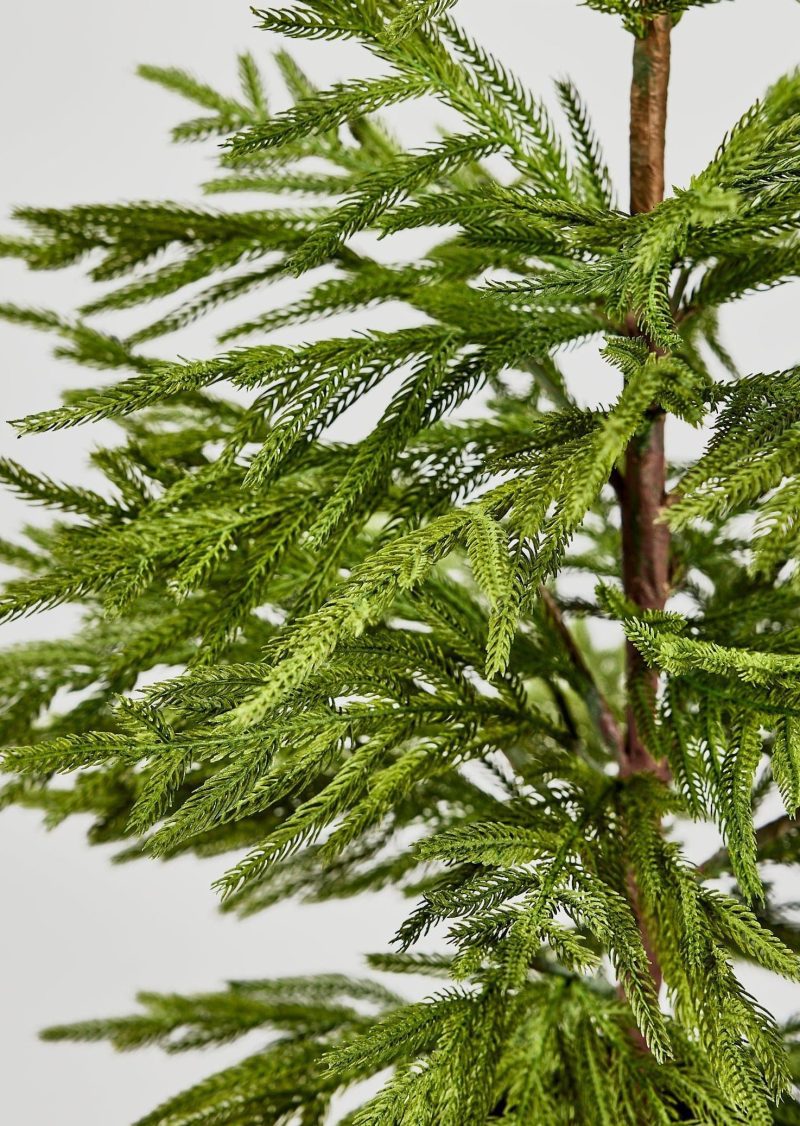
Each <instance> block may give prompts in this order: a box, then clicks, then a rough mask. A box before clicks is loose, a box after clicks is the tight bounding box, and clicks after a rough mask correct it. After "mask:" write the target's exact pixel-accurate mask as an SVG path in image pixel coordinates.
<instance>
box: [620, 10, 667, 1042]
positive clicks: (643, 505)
mask: <svg viewBox="0 0 800 1126" xmlns="http://www.w3.org/2000/svg"><path fill="white" fill-rule="evenodd" d="M671 27H672V25H671V20H670V17H669V16H656V17H654V18H653V20H652V21H651V22H650V24H649V26H648V31H647V33H646V35H645V36H644V37H643V38H641V39H636V40H635V44H634V51H633V80H632V84H631V104H630V188H631V212H632V214H640V213H642V212H645V211H650V210H651V209H652V208H654V207H656V206H657V205H658V204H659V203H660V202H661V200H662V199H663V198H664V151H665V143H666V125H667V93H668V88H669V73H670V33H671ZM629 331H630V332H631V333H632V334H634V335H642V336H643V335H644V334H643V333H641V332H640V330H639V328H638V326H637V325H636V321H635V318H631V321H630V325H629ZM648 345H649V346H650V347H651V348H653V345H652V343H651V342H650V341H649V340H648ZM665 499H666V459H665V451H664V412H663V411H662V410H661V409H660V408H659V406H658V404H654V405H653V407H652V409H651V411H650V412H649V418H648V421H647V424H646V425H645V426H644V427H643V428H642V429H641V430H640V432H639V433H638V434H636V435H635V437H634V438H633V440H632V441H631V443H630V445H629V446H628V449H627V451H626V455H625V477H624V488H623V490H622V497H621V516H622V552H623V561H622V577H623V586H624V589H625V594H626V595H627V597H628V598H629V599H630V600H631V601H632V602H634V603H635V604H636V605H637V606H640V607H641V608H642V609H644V610H663V608H664V605H665V603H666V600H667V595H668V593H669V569H670V536H669V530H668V529H667V527H666V526H665V525H663V524H661V523H659V522H658V517H659V514H660V512H661V509H662V506H663V504H664V501H665ZM626 661H627V697H628V708H627V727H626V732H625V740H624V745H623V747H622V749H621V754H620V770H621V773H622V775H623V777H629V776H630V775H632V774H636V773H640V772H650V773H653V774H655V775H656V776H657V777H659V778H661V779H662V780H663V781H664V782H667V781H668V780H669V770H668V767H667V765H666V764H665V763H663V762H659V761H656V760H655V759H654V758H653V756H652V755H651V754H650V751H649V750H648V748H647V747H646V745H645V743H644V740H643V738H642V735H641V732H640V730H639V724H638V722H637V718H636V707H635V703H634V702H635V701H637V700H638V701H640V706H649V702H650V701H651V700H653V699H654V695H655V689H656V683H657V679H658V678H657V673H656V672H655V671H653V670H650V669H648V668H647V667H646V665H645V663H644V661H643V660H642V658H641V656H640V655H639V653H638V652H637V650H636V649H634V647H633V646H632V645H630V644H628V646H627V656H626ZM630 894H631V899H632V901H633V905H634V909H635V910H636V913H637V918H638V922H639V929H640V931H641V934H642V940H643V942H644V946H645V950H646V951H647V955H648V958H649V961H650V970H651V973H652V976H653V981H654V983H655V986H656V988H658V987H659V986H660V984H661V980H662V972H661V966H660V965H659V962H658V956H657V953H656V950H655V948H654V945H653V942H652V938H651V935H650V933H649V931H648V926H647V922H646V920H645V918H644V916H643V914H642V912H641V910H640V907H639V894H638V889H637V887H636V884H635V880H634V878H633V875H632V874H631V876H630ZM637 1039H640V1040H641V1037H637Z"/></svg>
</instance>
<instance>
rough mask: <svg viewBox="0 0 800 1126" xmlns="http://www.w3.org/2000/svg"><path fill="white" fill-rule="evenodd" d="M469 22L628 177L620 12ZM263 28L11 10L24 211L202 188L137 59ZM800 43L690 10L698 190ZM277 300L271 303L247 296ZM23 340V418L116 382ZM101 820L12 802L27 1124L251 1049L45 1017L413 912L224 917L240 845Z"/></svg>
mask: <svg viewBox="0 0 800 1126" xmlns="http://www.w3.org/2000/svg"><path fill="white" fill-rule="evenodd" d="M459 14H460V16H461V18H462V20H463V22H464V23H465V24H466V25H467V26H468V28H469V29H470V30H471V31H472V32H473V33H474V34H476V35H477V36H478V37H479V38H481V39H482V40H483V42H484V43H485V44H486V45H487V46H488V47H489V48H491V49H492V50H493V51H495V52H496V53H497V54H498V55H499V56H500V57H501V59H502V60H503V61H504V62H505V63H507V64H508V65H509V66H510V67H511V68H512V69H514V70H515V71H517V72H518V73H519V74H521V75H522V76H523V77H524V78H525V79H526V80H527V82H528V83H529V84H530V86H531V87H532V89H533V90H535V91H537V92H541V93H543V94H547V96H549V83H550V80H551V78H554V77H561V76H563V75H565V74H569V75H570V76H571V77H572V78H573V79H574V80H575V81H576V82H577V84H578V86H579V87H580V89H581V90H582V91H583V93H584V95H585V96H586V98H587V100H588V102H589V103H590V105H591V106H592V109H593V113H594V117H595V120H596V123H597V125H598V128H599V129H600V131H601V133H602V135H603V138H604V140H605V142H606V150H607V154H608V156H609V159H610V163H611V165H612V168H613V171H614V173H615V175H616V177H617V182H618V183H620V184H622V183H624V173H625V162H626V126H625V120H626V98H627V85H628V74H629V52H630V43H629V40H628V38H627V37H626V36H625V35H624V33H623V32H622V31H621V30H620V29H619V28H618V26H617V24H616V21H615V20H613V19H611V18H609V17H605V16H600V15H598V14H597V13H594V12H590V11H587V10H586V9H583V8H580V7H578V5H577V4H576V3H573V0H491V2H489V0H462V3H461V4H460V6H459ZM253 22H254V21H253V17H252V16H251V14H250V12H249V10H248V7H247V5H246V4H245V3H243V2H241V0H234V2H231V0H228V2H227V3H223V2H222V0H139V2H138V3H136V4H123V3H119V2H116V3H115V2H110V0H72V2H71V3H69V4H64V3H57V2H56V0H39V3H37V4H14V5H9V7H8V10H7V11H6V13H5V18H4V21H3V24H4V26H3V36H2V39H0V84H2V89H1V90H0V94H1V96H0V106H1V107H2V109H1V110H0V115H1V116H0V137H1V138H2V153H3V172H2V184H0V214H1V215H2V216H3V217H4V218H3V220H0V221H2V222H5V217H6V216H8V213H9V211H10V208H11V206H12V205H14V204H17V203H26V204H37V205H65V204H70V203H78V202H89V201H95V202H108V201H113V200H122V199H160V198H165V197H168V198H173V199H177V200H181V201H193V200H197V199H198V198H199V191H198V187H197V185H198V184H199V183H200V182H201V181H202V180H204V179H207V178H209V176H210V175H212V173H213V142H212V143H211V145H208V146H205V147H196V146H190V147H177V146H171V145H170V144H169V143H168V137H167V132H168V129H169V127H170V126H171V125H173V124H175V123H176V122H177V121H178V120H182V119H183V118H185V117H189V116H193V111H192V109H191V108H188V109H185V108H184V107H185V106H186V105H187V104H186V103H181V102H180V101H178V100H177V99H175V98H174V97H172V96H170V95H169V94H167V93H165V92H163V91H160V90H159V89H157V88H155V87H152V86H150V85H149V84H146V83H144V82H142V81H141V80H139V79H137V78H136V77H135V76H134V74H133V71H134V67H135V65H136V64H137V63H139V62H150V63H157V64H160V65H176V66H181V67H184V68H186V69H190V70H192V71H193V72H195V73H196V74H197V75H198V76H200V77H201V78H204V79H206V80H207V81H209V82H211V83H212V84H215V85H216V84H219V85H220V86H221V87H223V88H225V87H227V88H228V89H231V90H232V89H233V83H234V75H235V55H236V52H237V51H239V50H242V49H249V50H251V51H253V53H254V54H256V56H257V57H258V58H259V59H260V60H261V61H266V60H267V56H268V53H269V52H270V51H271V50H272V49H274V47H275V46H276V44H275V43H274V42H273V41H272V40H271V38H270V37H269V36H267V35H266V34H265V33H263V32H258V31H254V30H252V24H253ZM798 43H800V6H798V5H797V4H796V3H793V0H737V2H736V3H723V4H721V5H720V6H719V7H716V6H715V7H711V8H708V9H705V10H703V11H700V12H697V13H690V14H689V15H688V16H687V17H685V19H684V21H683V22H682V23H681V25H680V26H679V28H678V29H677V30H676V33H675V37H674V81H673V91H672V102H671V116H670V155H669V168H668V178H669V179H670V181H671V182H674V183H679V184H681V183H686V182H687V181H688V178H689V177H690V176H691V174H692V173H693V172H695V171H697V170H699V169H700V168H702V166H703V164H704V163H705V162H706V161H707V159H708V158H709V157H710V155H711V153H712V152H713V150H714V148H715V147H716V145H717V143H718V142H719V140H720V139H721V137H722V135H723V134H724V132H725V130H726V129H727V128H728V127H729V126H730V125H731V124H732V123H733V122H734V121H735V120H736V118H737V117H738V116H740V114H741V113H742V112H743V111H744V110H745V109H746V108H747V106H748V105H749V104H750V103H751V102H752V101H753V100H755V98H757V97H758V95H759V94H760V93H761V92H762V91H763V89H764V88H765V87H766V86H767V85H768V83H769V82H770V80H771V79H772V78H774V77H775V76H777V75H778V74H779V73H781V72H783V71H785V70H788V69H790V68H791V67H792V66H794V65H796V64H797V61H798V57H797V56H798V51H797V44H798ZM292 49H293V50H295V51H296V54H297V56H298V58H299V59H300V60H301V61H302V62H303V63H304V65H307V66H308V68H309V69H310V70H312V72H313V74H314V76H315V78H316V80H317V81H318V82H319V83H321V84H323V85H324V84H326V83H327V82H330V81H333V80H335V79H337V78H342V77H347V76H352V75H354V74H355V73H366V72H368V71H372V70H373V69H374V64H373V63H371V62H370V60H368V59H367V58H365V57H364V56H362V55H361V53H360V52H359V51H358V50H357V49H356V48H353V47H352V46H345V47H342V46H331V45H326V44H303V43H300V44H294V45H292ZM429 111H430V107H428V106H426V107H424V109H419V108H418V109H416V110H414V109H413V108H412V109H410V110H407V111H404V112H403V113H402V114H401V117H400V122H399V126H398V127H399V128H400V131H401V133H402V135H403V137H404V138H405V139H406V140H407V141H408V142H409V143H411V144H417V143H420V142H422V141H423V140H427V139H429V138H430V137H431V136H432V128H433V126H432V121H431V117H430V112H429ZM623 199H624V194H623ZM238 202H239V201H238V200H237V203H238ZM243 206H250V204H249V203H248V202H247V201H245V202H244V203H243ZM6 229H7V230H9V231H10V230H11V225H10V223H6ZM88 293H89V287H88V284H87V283H86V282H85V280H84V279H83V278H82V277H81V274H80V271H68V272H65V273H58V274H31V273H28V272H26V271H25V269H24V268H23V267H22V266H21V265H20V264H19V263H16V262H10V263H0V301H13V302H16V303H19V304H23V305H24V304H31V305H36V306H40V307H48V308H55V309H57V310H59V311H61V312H63V313H69V312H70V311H71V310H73V309H74V308H75V307H76V306H77V305H78V304H80V303H81V302H82V301H84V300H86V299H87V296H88ZM797 296H798V290H797V288H796V287H787V288H785V289H783V290H780V291H778V292H775V293H772V294H769V295H766V296H760V297H758V298H757V299H754V300H751V301H749V302H747V303H745V304H742V305H737V306H736V307H734V308H732V309H731V310H730V311H729V312H728V314H727V316H726V321H725V328H726V336H727V341H728V343H729V345H730V346H731V348H732V350H733V351H734V353H735V355H736V356H737V358H738V359H739V360H740V362H741V365H742V367H743V368H745V369H751V370H772V369H775V368H779V367H786V366H789V365H791V364H792V363H794V362H796V360H797V353H798V349H797V324H798V315H797ZM262 300H263V299H262V298H258V297H257V298H254V299H252V300H251V301H250V304H249V306H248V307H247V312H249V311H250V310H251V309H252V310H257V309H259V308H260V307H262V306H261V302H262ZM229 320H230V314H227V317H226V319H224V320H220V319H219V318H216V319H215V320H214V321H213V324H214V326H215V327H216V328H217V329H218V328H219V327H221V325H222V324H223V323H227V322H228V321H229ZM0 333H1V334H2V345H0V349H1V350H0V355H1V356H2V364H3V380H2V392H1V394H2V412H0V417H2V418H6V419H8V418H17V417H20V416H21V415H24V414H27V413H30V412H32V411H35V410H39V409H43V408H45V407H48V406H52V405H54V404H55V403H56V401H57V399H58V394H59V391H60V390H61V389H62V388H64V387H67V386H83V385H85V384H86V383H88V382H90V381H91V380H92V379H93V378H94V377H93V376H92V375H91V373H89V374H88V375H87V373H86V372H80V371H78V370H76V369H70V367H69V366H66V365H64V364H63V363H58V362H57V361H54V360H53V359H52V358H51V357H50V354H49V347H50V342H49V341H47V340H46V339H45V338H42V337H39V336H38V335H36V334H34V333H32V332H28V331H25V330H21V329H19V328H12V327H9V326H6V325H2V324H0ZM158 344H159V349H160V351H161V353H162V354H169V352H167V349H169V350H171V351H175V352H177V351H180V352H181V353H182V354H185V355H186V354H191V355H198V356H200V355H204V354H205V355H208V354H210V352H211V350H212V349H213V346H214V345H213V333H212V331H211V329H210V328H209V327H208V326H205V325H203V326H199V327H196V328H193V329H192V330H191V331H190V332H189V333H186V334H184V335H183V336H182V337H181V338H180V343H177V342H176V341H174V340H173V339H168V340H167V341H165V343H164V344H161V342H158ZM580 367H581V377H582V384H583V386H582V392H583V393H584V394H586V395H587V397H589V398H592V397H596V399H597V400H599V401H605V400H606V398H607V394H608V388H607V386H604V385H603V383H602V379H603V375H604V373H603V371H602V369H600V368H598V367H596V365H595V364H594V362H593V361H592V360H591V358H589V360H588V361H587V362H583V363H582V364H581V365H580ZM363 421H364V420H363V419H362V425H363ZM103 433H105V431H103V430H101V429H100V428H97V429H95V430H94V431H92V430H88V429H87V430H83V431H78V432H74V431H73V432H67V433H66V434H60V435H48V436H44V437H38V438H29V439H26V440H24V441H19V442H18V441H16V440H15V438H14V437H13V434H12V432H11V430H10V428H8V427H6V426H3V427H2V429H0V448H1V450H2V453H3V454H5V455H8V456H13V457H16V458H18V459H20V460H22V461H23V462H24V463H25V464H27V465H29V466H30V467H32V468H35V469H40V470H44V471H46V472H49V473H51V474H52V475H54V476H56V477H63V478H64V479H67V480H72V481H74V482H80V481H82V480H87V472H86V469H85V455H86V452H87V449H88V448H90V447H91V446H92V445H93V444H95V443H96V442H98V441H100V439H101V436H102V434H103ZM674 440H675V441H680V442H683V441H684V436H683V435H681V434H677V433H676V434H675V435H674ZM0 515H2V519H3V525H4V533H5V534H8V532H9V531H10V530H13V529H14V528H16V527H19V525H20V523H21V521H22V520H23V518H26V519H27V518H30V513H25V511H24V508H23V506H22V505H21V504H19V503H18V502H16V501H13V500H12V499H11V498H9V497H8V496H3V497H0ZM35 518H41V517H40V516H39V514H38V513H37V514H36V517H35ZM70 621H71V615H70V613H69V612H68V611H62V612H61V613H60V614H59V615H51V616H48V617H46V618H39V619H29V620H26V621H25V622H22V623H16V624H14V625H13V626H8V627H4V628H3V630H2V632H1V633H0V643H3V644H8V643H10V642H12V641H13V640H17V639H24V638H32V637H48V636H53V635H54V634H56V633H57V632H61V631H62V630H64V629H67V628H68V627H69V623H70ZM83 831H84V827H83V826H81V825H80V824H78V823H70V824H68V825H66V826H63V827H61V828H60V829H58V830H56V831H55V832H54V833H52V834H51V835H49V836H48V835H46V834H45V832H44V830H43V829H42V827H41V825H40V822H39V819H38V817H37V816H36V815H34V814H30V813H24V812H20V811H17V810H13V811H10V812H7V813H5V814H3V816H2V817H1V818H0V898H1V901H2V904H3V910H4V916H3V921H2V926H0V1060H2V1077H1V1078H0V1117H1V1118H2V1120H3V1121H4V1122H8V1123H13V1124H14V1126H45V1124H48V1126H49V1124H51V1123H56V1122H57V1123H58V1124H59V1126H124V1124H126V1123H130V1122H131V1121H132V1120H133V1119H134V1118H135V1117H136V1116H137V1115H139V1114H142V1113H144V1112H145V1111H146V1110H148V1109H150V1108H151V1107H152V1106H153V1105H154V1104H155V1103H156V1102H157V1101H158V1100H160V1099H161V1098H164V1097H166V1096H167V1095H168V1094H170V1093H172V1092H173V1091H176V1090H178V1089H180V1088H181V1087H182V1086H185V1085H187V1084H188V1083H189V1082H191V1081H193V1080H194V1079H197V1078H200V1077H201V1076H202V1075H204V1074H207V1073H208V1072H209V1071H211V1070H212V1069H213V1068H215V1067H217V1066H221V1065H222V1064H223V1063H224V1062H228V1061H229V1060H233V1059H236V1058H238V1057H239V1055H240V1048H238V1047H235V1048H230V1049H226V1050H225V1051H223V1052H219V1053H214V1054H206V1055H200V1056H196V1055H195V1056H182V1057H180V1056H179V1057H169V1058H167V1057H164V1056H162V1055H161V1054H159V1053H158V1052H157V1051H155V1050H151V1051H146V1052H141V1053H136V1054H133V1055H130V1056H118V1055H115V1054H113V1053H112V1052H111V1050H110V1049H108V1048H107V1047H106V1046H87V1047H82V1046H72V1045H46V1044H41V1043H40V1042H38V1041H37V1039H36V1031H37V1029H39V1028H40V1027H42V1026H43V1025H46V1024H50V1023H57V1022H62V1021H70V1020H75V1019H81V1018H88V1017H93V1016H100V1015H106V1014H108V1015H110V1014H116V1013H123V1012H127V1011H130V1010H131V1009H132V1004H131V1002H132V997H133V994H134V993H135V991H136V990H137V989H142V988H146V989H165V990H176V991H191V990H200V989H208V988H212V987H215V986H216V985H218V984H219V983H220V982H221V981H222V980H224V979H225V978H226V977H233V976H235V977H247V976H258V977H263V976H267V975H271V974H282V973H294V972H305V971H316V970H327V969H338V970H348V971H357V970H358V968H359V959H360V955H361V953H362V952H364V951H368V950H372V949H380V948H383V947H385V945H386V942H387V940H388V939H389V937H390V936H391V934H392V933H393V932H394V929H395V927H396V925H397V923H398V922H399V920H400V918H401V917H402V915H403V913H404V910H405V904H403V903H402V902H401V901H400V900H399V899H398V898H397V897H394V896H392V895H390V894H384V895H380V896H374V897H371V898H369V899H364V900H361V901H359V902H357V903H355V902H352V903H344V904H334V905H328V906H325V907H299V906H296V905H294V904H288V905H285V906H283V907H281V908H276V909H274V910H272V911H271V912H269V913H267V914H264V915H261V916H259V917H257V918H255V919H250V920H248V921H246V922H239V921H236V920H233V919H230V918H223V917H221V916H219V915H217V914H216V913H215V909H214V898H213V895H212V893H211V891H210V890H209V884H210V883H211V880H212V879H213V878H214V876H215V875H216V874H218V872H219V870H220V862H219V861H216V862H208V863H203V864H201V863H200V862H198V861H194V860H182V861H180V862H175V863H172V864H170V865H157V864H154V863H149V864H139V865H131V866H126V867H121V868H112V867H111V865H110V863H109V851H107V850H104V849H93V850H90V849H89V848H88V847H87V846H86V844H85V841H84V839H83ZM748 981H749V982H751V983H752V984H753V987H754V988H757V989H759V990H760V991H761V995H762V996H763V997H764V999H765V1000H766V1002H767V1003H768V1004H769V1005H770V1006H771V1007H772V1008H773V1009H774V1010H775V1011H777V1012H779V1013H781V1014H784V1015H785V1014H787V1013H789V1012H791V1011H792V1010H794V1009H795V1008H800V996H799V995H798V991H797V989H796V988H794V987H790V986H783V985H782V986H779V987H777V988H776V986H775V985H774V984H773V985H772V989H770V988H769V986H768V984H767V983H766V982H765V979H763V978H760V977H759V976H758V975H750V976H749V977H748ZM773 991H774V992H773Z"/></svg>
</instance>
